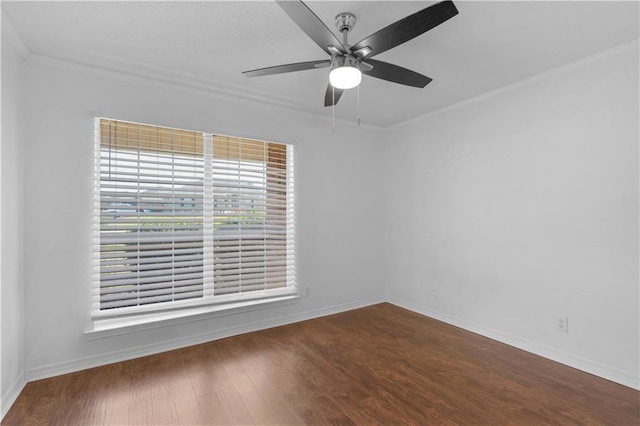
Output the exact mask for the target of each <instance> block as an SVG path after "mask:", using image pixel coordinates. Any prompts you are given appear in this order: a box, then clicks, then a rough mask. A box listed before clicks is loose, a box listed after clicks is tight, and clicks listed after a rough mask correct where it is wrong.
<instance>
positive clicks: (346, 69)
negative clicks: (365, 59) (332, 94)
mask: <svg viewBox="0 0 640 426" xmlns="http://www.w3.org/2000/svg"><path fill="white" fill-rule="evenodd" d="M361 81H362V73H361V72H360V70H359V69H358V68H355V67H350V66H342V67H337V68H334V69H332V70H331V72H330V73H329V82H330V83H331V85H332V86H333V87H335V88H336V89H353V88H354V87H356V86H358V85H359V84H360V82H361Z"/></svg>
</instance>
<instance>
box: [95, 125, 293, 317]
mask: <svg viewBox="0 0 640 426" xmlns="http://www.w3.org/2000/svg"><path fill="white" fill-rule="evenodd" d="M96 133H97V135H96V178H95V190H94V194H95V199H96V209H95V211H96V214H95V220H94V223H95V232H94V236H95V239H96V242H95V245H94V247H95V249H94V266H95V269H96V274H95V276H96V279H94V288H93V290H94V293H93V294H94V296H93V316H94V318H99V317H112V316H121V315H127V314H129V315H133V314H138V313H141V312H152V311H158V310H165V309H180V308H188V307H191V306H200V305H204V304H213V303H228V302H237V301H239V300H245V299H256V298H272V297H277V296H282V295H286V294H293V293H295V246H294V242H295V239H294V237H295V233H294V210H293V209H294V200H293V147H292V146H291V145H285V144H281V143H274V142H264V141H258V140H249V139H241V138H234V137H228V136H219V135H213V134H208V133H202V132H193V131H186V130H179V129H172V128H167V127H160V126H151V125H145V124H138V123H131V122H124V121H116V120H108V119H99V120H97V122H96Z"/></svg>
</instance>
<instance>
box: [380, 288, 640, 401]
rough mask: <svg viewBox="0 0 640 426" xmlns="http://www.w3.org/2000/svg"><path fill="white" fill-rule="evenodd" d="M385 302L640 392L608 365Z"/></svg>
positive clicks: (631, 378)
mask: <svg viewBox="0 0 640 426" xmlns="http://www.w3.org/2000/svg"><path fill="white" fill-rule="evenodd" d="M387 302H389V303H392V304H394V305H396V306H399V307H401V308H405V309H408V310H410V311H413V312H416V313H419V314H422V315H425V316H428V317H431V318H434V319H437V320H439V321H442V322H446V323H447V324H451V325H454V326H456V327H459V328H462V329H464V330H467V331H471V332H472V333H475V334H479V335H481V336H484V337H488V338H489V339H492V340H496V341H498V342H501V343H504V344H507V345H509V346H513V347H515V348H518V349H522V350H524V351H527V352H530V353H533V354H536V355H540V356H542V357H544V358H547V359H550V360H552V361H556V362H559V363H560V364H564V365H567V366H569V367H573V368H576V369H578V370H581V371H584V372H587V373H589V374H593V375H595V376H598V377H602V378H603V379H607V380H610V381H612V382H615V383H619V384H621V385H624V386H628V387H630V388H632V389H636V390H640V377H638V376H636V375H634V374H633V373H630V372H628V371H623V370H619V369H617V368H612V367H610V366H607V365H604V364H601V363H598V362H595V361H592V360H588V359H584V358H581V357H577V356H575V355H573V354H569V353H566V352H562V351H558V350H555V349H552V348H549V347H546V346H543V345H540V344H537V343H533V342H530V341H528V340H525V339H521V338H519V337H515V336H510V335H508V334H505V333H502V332H500V331H497V330H494V329H491V328H487V327H482V326H478V325H475V324H471V323H469V322H467V321H464V320H462V319H460V318H457V317H455V316H452V315H447V314H443V313H441V312H438V311H435V310H433V309H429V308H426V307H423V306H418V305H415V304H413V303H411V302H406V301H404V300H400V299H396V298H393V297H389V298H387Z"/></svg>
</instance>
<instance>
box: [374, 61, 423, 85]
mask: <svg viewBox="0 0 640 426" xmlns="http://www.w3.org/2000/svg"><path fill="white" fill-rule="evenodd" d="M367 62H368V63H369V64H371V65H373V69H371V70H365V69H363V70H362V73H363V74H366V75H370V76H371V77H376V78H379V79H382V80H387V81H390V82H392V83H398V84H404V85H405V86H412V87H420V88H423V87H424V86H426V85H427V84H429V83H431V81H432V79H431V78H429V77H427V76H426V75H422V74H418V73H417V72H415V71H411V70H408V69H406V68H402V67H399V66H397V65H393V64H389V63H387V62H382V61H377V60H375V59H367Z"/></svg>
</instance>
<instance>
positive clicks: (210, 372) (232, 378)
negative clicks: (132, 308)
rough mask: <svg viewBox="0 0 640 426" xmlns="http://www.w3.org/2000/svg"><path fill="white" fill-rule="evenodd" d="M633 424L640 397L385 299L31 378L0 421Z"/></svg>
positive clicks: (639, 410) (637, 419) (639, 411)
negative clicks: (334, 311)
mask: <svg viewBox="0 0 640 426" xmlns="http://www.w3.org/2000/svg"><path fill="white" fill-rule="evenodd" d="M404 423H407V424H421V425H431V424H438V425H439V424H461V425H474V424H484V425H502V424H511V425H529V424H532V425H534V424H559V425H567V424H580V425H586V424H610V425H638V424H640V392H638V391H635V390H633V389H630V388H627V387H624V386H621V385H617V384H615V383H612V382H609V381H607V380H604V379H600V378H598V377H595V376H592V375H589V374H587V373H583V372H580V371H578V370H575V369H572V368H570V367H566V366H563V365H561V364H557V363H555V362H553V361H549V360H546V359H544V358H541V357H538V356H535V355H532V354H529V353H527V352H523V351H520V350H518V349H514V348H512V347H510V346H507V345H503V344H501V343H498V342H495V341H493V340H490V339H486V338H483V337H480V336H478V335H475V334H473V333H469V332H467V331H464V330H461V329H459V328H456V327H453V326H450V325H447V324H444V323H441V322H439V321H436V320H433V319H429V318H427V317H424V316H421V315H418V314H415V313H412V312H409V311H406V310H404V309H401V308H398V307H396V306H393V305H390V304H380V305H376V306H371V307H367V308H363V309H358V310H355V311H350V312H346V313H342V314H338V315H332V316H328V317H324V318H320V319H316V320H311V321H306V322H302V323H297V324H292V325H288V326H284V327H278V328H274V329H270V330H265V331H260V332H257V333H251V334H245V335H242V336H237V337H232V338H229V339H224V340H219V341H216V342H211V343H207V344H203V345H198V346H193V347H189V348H186V349H180V350H176V351H172V352H167V353H163V354H160V355H154V356H149V357H145V358H139V359H135V360H132V361H127V362H122V363H118V364H112V365H107V366H104V367H99V368H94V369H90V370H85V371H81V372H78V373H73V374H67V375H64V376H59V377H55V378H52V379H47V380H41V381H38V382H32V383H29V384H28V385H27V386H26V387H25V389H24V390H23V392H22V393H21V394H20V396H19V397H18V400H17V401H16V403H15V404H14V405H13V407H12V408H11V410H10V411H9V413H7V415H6V417H5V419H4V421H3V424H7V425H10V424H16V425H18V424H19V425H28V424H53V425H64V424H74V425H75V424H77V425H90V424H115V425H125V424H136V425H138V424H278V425H280V424H317V425H325V424H365V425H369V424H385V425H388V424H404Z"/></svg>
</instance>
